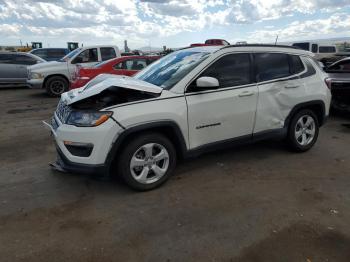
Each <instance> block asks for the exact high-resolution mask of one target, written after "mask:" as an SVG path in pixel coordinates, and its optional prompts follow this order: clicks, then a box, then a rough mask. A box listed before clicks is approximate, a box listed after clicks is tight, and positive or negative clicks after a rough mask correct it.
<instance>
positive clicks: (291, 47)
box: [221, 44, 302, 50]
mask: <svg viewBox="0 0 350 262" xmlns="http://www.w3.org/2000/svg"><path fill="white" fill-rule="evenodd" d="M230 47H280V48H290V49H297V50H302V49H300V48H299V47H296V46H290V45H273V44H244V45H227V46H224V47H222V48H221V49H225V48H230Z"/></svg>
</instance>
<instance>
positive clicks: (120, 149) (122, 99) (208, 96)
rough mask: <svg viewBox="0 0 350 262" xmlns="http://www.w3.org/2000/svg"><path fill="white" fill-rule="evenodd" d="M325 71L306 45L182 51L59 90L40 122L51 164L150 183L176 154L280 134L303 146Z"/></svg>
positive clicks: (323, 110)
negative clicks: (50, 142) (51, 146)
mask: <svg viewBox="0 0 350 262" xmlns="http://www.w3.org/2000/svg"><path fill="white" fill-rule="evenodd" d="M325 78H326V74H325V73H324V72H323V70H322V69H321V68H320V67H318V65H317V64H316V63H315V62H314V60H313V59H312V57H311V56H310V53H309V52H305V51H303V50H299V49H295V48H291V47H281V46H272V45H265V46H264V45H244V46H228V47H222V46H206V47H197V48H190V49H183V50H179V51H176V52H173V53H171V54H169V55H167V56H165V57H163V58H161V59H159V60H158V61H156V62H154V63H152V64H151V65H150V66H148V67H147V68H145V69H144V70H142V71H140V72H139V73H137V74H136V75H135V76H133V77H127V76H117V75H106V74H102V75H99V76H98V77H96V78H95V79H94V80H92V81H91V82H90V83H89V84H88V85H86V86H84V87H82V88H78V89H75V90H71V91H69V92H67V93H64V94H63V95H62V96H61V100H60V102H59V104H58V107H57V110H56V112H55V113H54V116H53V118H52V122H51V124H47V126H48V127H50V129H51V131H52V133H53V134H54V135H53V138H54V139H55V141H56V145H57V152H58V156H59V157H58V159H59V160H58V162H57V163H56V167H57V168H59V169H63V170H67V171H73V172H87V173H103V174H105V173H109V172H112V171H113V172H116V174H118V175H121V176H122V177H123V179H124V180H125V181H126V183H127V184H128V185H129V186H130V187H132V188H134V189H137V190H150V189H153V188H155V187H157V186H159V185H160V184H162V183H163V182H165V181H166V180H167V179H168V178H169V176H170V175H171V173H172V172H173V171H174V168H175V165H176V160H177V158H179V157H188V156H193V155H197V154H199V153H202V152H206V151H207V150H211V149H214V148H220V147H224V146H228V145H232V144H235V143H239V142H252V141H256V140H261V139H267V138H274V139H276V138H281V139H285V140H287V141H288V143H289V145H290V146H291V148H292V149H293V150H295V151H298V152H305V151H307V150H309V149H310V148H311V147H312V146H313V145H314V144H315V142H316V140H317V137H318V133H319V127H320V126H322V125H323V124H324V122H325V119H326V117H327V116H328V113H329V105H330V100H331V94H330V90H329V89H328V87H327V85H326V83H325ZM112 166H113V167H116V169H114V168H113V169H111V167H112Z"/></svg>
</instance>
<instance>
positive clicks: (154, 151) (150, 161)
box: [117, 133, 176, 191]
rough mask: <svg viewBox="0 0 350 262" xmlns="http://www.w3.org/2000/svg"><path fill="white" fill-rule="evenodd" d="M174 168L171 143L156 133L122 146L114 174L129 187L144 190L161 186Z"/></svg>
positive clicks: (173, 152)
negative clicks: (119, 176) (116, 173)
mask: <svg viewBox="0 0 350 262" xmlns="http://www.w3.org/2000/svg"><path fill="white" fill-rule="evenodd" d="M160 153H162V154H160ZM157 156H158V157H157ZM157 159H159V160H157ZM175 166H176V151H175V147H174V145H173V144H172V142H171V141H170V140H169V139H168V138H166V137H165V136H163V135H162V134H159V133H144V134H140V135H139V136H137V137H136V138H135V139H133V140H131V142H130V143H127V144H125V148H124V149H123V150H122V152H121V154H120V157H119V159H118V161H117V172H118V175H121V177H122V178H123V180H124V181H125V183H126V184H127V185H128V186H129V187H131V188H133V189H135V190H138V191H147V190H151V189H154V188H156V187H158V186H160V185H161V184H163V183H164V182H165V181H166V180H167V179H168V178H169V177H170V176H171V174H172V173H173V171H174V169H175Z"/></svg>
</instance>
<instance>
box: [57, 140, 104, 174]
mask: <svg viewBox="0 0 350 262" xmlns="http://www.w3.org/2000/svg"><path fill="white" fill-rule="evenodd" d="M56 152H57V160H56V162H55V163H51V164H50V166H51V167H52V168H53V169H54V170H57V171H60V172H72V173H79V174H87V175H101V176H107V175H108V173H109V172H108V170H109V168H108V167H107V166H105V165H104V164H102V165H89V164H79V163H74V162H71V161H69V160H68V159H67V158H66V157H65V155H64V154H63V153H62V151H61V150H60V148H59V147H58V146H57V144H56Z"/></svg>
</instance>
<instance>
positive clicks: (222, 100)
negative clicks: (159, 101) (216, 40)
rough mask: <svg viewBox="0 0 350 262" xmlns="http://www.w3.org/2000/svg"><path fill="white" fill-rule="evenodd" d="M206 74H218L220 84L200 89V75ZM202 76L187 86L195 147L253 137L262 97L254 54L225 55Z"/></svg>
mask: <svg viewBox="0 0 350 262" xmlns="http://www.w3.org/2000/svg"><path fill="white" fill-rule="evenodd" d="M202 76H209V77H215V78H217V79H218V80H219V88H217V89H214V90H207V89H206V90H200V89H199V88H198V87H197V86H196V79H198V78H199V77H202ZM199 77H197V78H196V79H195V80H194V81H193V82H192V83H191V84H190V85H189V87H188V88H187V90H186V101H187V106H188V123H189V141H190V147H191V149H195V148H198V147H200V146H204V145H207V144H211V143H215V142H223V141H225V140H229V139H233V138H244V137H250V136H251V135H252V132H253V126H254V120H255V113H256V106H257V99H258V91H257V86H256V84H255V83H254V81H253V79H252V66H251V56H250V54H247V53H242V54H229V55H226V56H224V57H221V58H219V59H218V60H217V61H216V62H214V63H213V64H212V65H211V66H209V67H208V68H207V69H206V70H205V71H204V72H203V73H201V74H200V76H199Z"/></svg>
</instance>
